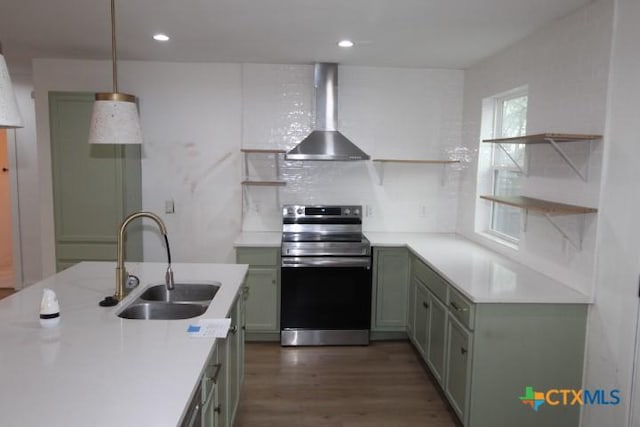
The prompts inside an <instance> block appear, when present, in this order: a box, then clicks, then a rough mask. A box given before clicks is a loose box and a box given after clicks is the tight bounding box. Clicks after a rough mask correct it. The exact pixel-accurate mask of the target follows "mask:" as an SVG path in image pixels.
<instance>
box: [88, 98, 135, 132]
mask: <svg viewBox="0 0 640 427" xmlns="http://www.w3.org/2000/svg"><path fill="white" fill-rule="evenodd" d="M89 143H90V144H141V143H142V129H141V128H140V120H139V118H138V107H137V105H136V98H135V97H134V96H132V95H127V94H123V93H96V101H95V102H94V104H93V114H92V115H91V127H90V128H89Z"/></svg>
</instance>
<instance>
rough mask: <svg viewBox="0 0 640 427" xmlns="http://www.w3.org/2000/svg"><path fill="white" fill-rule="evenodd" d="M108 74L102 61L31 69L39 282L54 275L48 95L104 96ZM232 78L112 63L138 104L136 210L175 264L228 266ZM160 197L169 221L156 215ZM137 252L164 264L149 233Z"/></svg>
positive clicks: (229, 68)
mask: <svg viewBox="0 0 640 427" xmlns="http://www.w3.org/2000/svg"><path fill="white" fill-rule="evenodd" d="M110 73H111V68H110V63H109V62H105V61H72V60H46V59H43V60H35V61H34V82H35V88H36V112H37V117H38V125H37V126H38V155H39V158H38V162H39V165H40V170H41V176H40V189H41V192H40V200H39V203H40V212H41V213H42V228H41V234H42V240H43V245H42V253H43V255H42V258H43V274H44V275H45V276H46V275H49V274H51V273H53V272H54V256H55V252H54V228H53V205H52V194H51V179H50V176H51V153H50V140H49V116H48V91H52V90H56V91H90V92H95V91H109V90H110V84H111V83H110V82H111V76H110ZM240 75H241V74H240V66H239V65H233V64H175V63H148V62H126V61H125V62H120V73H119V83H120V90H122V91H125V92H127V91H129V92H131V93H133V94H135V95H137V96H138V97H139V98H140V111H141V123H142V128H143V132H144V137H145V145H144V148H143V160H142V191H143V200H142V202H143V203H142V204H143V208H144V209H147V210H151V211H153V212H156V213H158V214H160V216H161V217H163V219H164V220H165V221H166V223H167V227H168V228H169V235H170V236H169V237H170V239H171V240H170V241H171V247H172V255H173V257H174V260H175V261H176V262H181V261H185V262H186V261H192V262H198V261H209V262H229V261H232V260H233V257H232V243H233V240H234V239H235V237H236V235H237V234H238V233H239V231H240V219H239V218H240V211H239V209H240V186H239V184H238V181H239V175H240V170H239V159H240V156H239V152H238V149H239V147H240V128H241V126H240V117H241V96H240V94H241V81H240ZM169 198H173V199H174V200H175V209H176V212H175V214H173V215H166V214H164V200H166V199H169ZM115 232H116V230H114V233H115ZM144 252H145V259H146V260H163V259H164V257H165V255H164V252H163V249H162V245H161V243H160V242H159V241H158V240H157V236H156V234H155V233H153V232H151V231H148V232H145V235H144ZM114 256H115V254H114Z"/></svg>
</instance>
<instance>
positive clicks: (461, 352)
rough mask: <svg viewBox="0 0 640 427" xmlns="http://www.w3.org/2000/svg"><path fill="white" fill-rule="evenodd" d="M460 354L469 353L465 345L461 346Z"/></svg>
mask: <svg viewBox="0 0 640 427" xmlns="http://www.w3.org/2000/svg"><path fill="white" fill-rule="evenodd" d="M460 354H463V355H464V354H467V349H466V348H464V347H460Z"/></svg>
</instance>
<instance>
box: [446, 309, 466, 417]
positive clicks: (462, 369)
mask: <svg viewBox="0 0 640 427" xmlns="http://www.w3.org/2000/svg"><path fill="white" fill-rule="evenodd" d="M447 341H448V343H449V345H448V348H447V355H448V363H447V374H446V378H445V382H446V386H445V393H446V394H447V397H449V402H450V403H451V406H452V407H453V409H454V411H455V412H456V413H457V414H458V417H460V419H461V420H462V422H463V423H464V422H465V415H466V404H467V394H468V393H467V392H468V389H469V378H470V366H471V365H470V362H471V332H469V331H468V330H467V329H466V328H465V327H464V326H462V325H461V324H460V323H459V322H458V321H457V320H456V319H455V318H454V317H453V316H449V322H448V325H447Z"/></svg>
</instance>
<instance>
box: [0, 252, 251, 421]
mask: <svg viewBox="0 0 640 427" xmlns="http://www.w3.org/2000/svg"><path fill="white" fill-rule="evenodd" d="M127 267H128V270H129V272H130V273H131V274H134V275H136V276H138V277H139V278H140V280H141V285H140V286H139V287H138V288H137V289H134V290H133V291H132V293H131V294H130V295H129V296H128V297H127V298H125V300H123V302H122V303H120V304H119V305H117V306H115V307H108V308H103V307H99V306H98V302H99V301H100V300H101V299H102V298H104V297H105V296H107V295H112V294H113V292H114V289H115V263H113V262H83V263H80V264H78V265H76V266H74V267H71V268H70V269H68V270H65V271H63V272H60V273H58V274H56V275H54V276H51V277H49V278H47V279H44V280H42V281H41V282H38V283H36V284H34V285H32V286H30V287H28V288H26V289H24V290H22V291H20V292H18V293H16V294H14V295H12V296H10V297H8V298H6V299H4V300H2V301H0V341H1V342H2V345H1V346H0V390H1V391H2V392H1V393H0V396H1V397H0V425H7V426H9V425H20V426H43V425H50V426H79V425H92V426H116V425H120V426H154V427H159V426H175V425H176V424H177V423H178V422H179V421H180V418H181V416H182V414H183V411H184V410H185V407H186V405H187V403H188V402H189V400H190V398H191V396H192V394H193V392H194V391H195V388H196V386H197V384H198V381H199V379H200V376H201V374H202V371H203V368H204V366H205V362H206V361H207V359H208V357H209V354H210V352H211V350H212V348H213V346H214V344H215V339H214V338H191V337H189V336H188V335H187V333H186V329H187V325H188V324H189V323H194V322H197V321H198V319H199V318H223V317H226V316H227V315H228V313H229V310H230V309H231V307H232V304H233V301H234V299H235V297H236V295H237V294H238V290H239V288H240V286H241V284H242V282H243V280H244V277H245V275H246V272H247V266H246V265H233V264H181V263H177V264H173V270H174V273H175V278H176V282H189V281H191V282H193V281H218V282H220V283H221V284H222V286H221V287H220V289H219V290H218V292H217V294H216V296H215V297H214V299H213V300H212V302H211V304H210V305H209V307H208V309H207V311H206V312H205V313H204V314H203V315H202V316H199V317H196V318H193V319H185V320H127V319H121V318H119V317H117V315H116V313H117V312H119V311H120V310H121V309H122V307H123V306H124V305H126V304H128V303H129V301H132V300H133V299H135V298H136V297H137V296H138V295H139V294H140V293H142V291H143V290H144V288H145V287H146V286H147V284H149V283H163V280H164V272H165V269H166V264H164V263H146V262H145V263H127ZM43 288H50V289H53V290H54V291H55V292H56V294H57V296H58V300H59V302H60V313H61V322H60V325H59V326H57V327H55V328H51V329H45V328H42V327H41V326H40V323H39V317H38V316H39V309H40V300H41V297H42V289H43Z"/></svg>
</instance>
